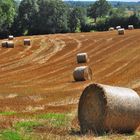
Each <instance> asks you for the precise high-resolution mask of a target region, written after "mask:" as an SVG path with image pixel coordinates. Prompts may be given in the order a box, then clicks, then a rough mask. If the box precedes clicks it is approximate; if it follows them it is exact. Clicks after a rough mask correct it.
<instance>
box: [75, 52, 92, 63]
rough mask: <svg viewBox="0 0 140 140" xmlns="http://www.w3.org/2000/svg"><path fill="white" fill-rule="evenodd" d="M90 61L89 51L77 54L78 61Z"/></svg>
mask: <svg viewBox="0 0 140 140" xmlns="http://www.w3.org/2000/svg"><path fill="white" fill-rule="evenodd" d="M88 61H89V58H88V55H87V53H79V54H77V63H87V62H88Z"/></svg>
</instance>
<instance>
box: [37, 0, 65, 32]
mask: <svg viewBox="0 0 140 140" xmlns="http://www.w3.org/2000/svg"><path fill="white" fill-rule="evenodd" d="M38 5H39V15H38V26H37V29H38V32H39V33H59V32H67V30H68V17H67V11H68V10H67V9H68V8H67V6H66V5H65V3H64V2H63V1H62V0H38Z"/></svg>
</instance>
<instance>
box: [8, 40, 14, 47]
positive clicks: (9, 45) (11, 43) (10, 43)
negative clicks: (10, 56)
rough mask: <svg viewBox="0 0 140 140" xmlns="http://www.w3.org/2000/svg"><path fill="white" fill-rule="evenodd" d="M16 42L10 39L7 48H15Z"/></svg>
mask: <svg viewBox="0 0 140 140" xmlns="http://www.w3.org/2000/svg"><path fill="white" fill-rule="evenodd" d="M14 46H15V45H14V42H13V41H8V42H7V48H14Z"/></svg>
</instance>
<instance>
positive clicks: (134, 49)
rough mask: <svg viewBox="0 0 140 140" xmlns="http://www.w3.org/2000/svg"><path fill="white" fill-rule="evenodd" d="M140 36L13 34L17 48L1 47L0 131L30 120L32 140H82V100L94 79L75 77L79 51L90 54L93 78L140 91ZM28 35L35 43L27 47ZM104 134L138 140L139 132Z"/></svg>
mask: <svg viewBox="0 0 140 140" xmlns="http://www.w3.org/2000/svg"><path fill="white" fill-rule="evenodd" d="M139 36H140V30H132V31H130V30H126V31H125V35H123V36H119V35H118V34H117V31H112V32H109V31H108V32H94V33H75V34H72V33H71V34H70V33H68V34H55V35H40V36H29V37H17V38H14V40H13V41H14V44H15V47H14V48H4V47H0V134H1V133H4V131H14V132H15V133H16V132H17V131H15V130H17V129H16V128H17V127H18V130H19V134H21V133H22V132H20V128H21V127H23V126H25V125H22V124H21V123H23V124H24V123H27V124H28V123H29V122H30V123H31V124H30V125H29V126H30V127H32V133H34V136H33V139H38V137H39V138H42V139H43V138H45V139H61V138H65V139H75V138H76V139H80V138H81V137H82V136H81V135H80V133H79V130H80V129H79V125H78V123H77V119H76V118H77V117H76V116H77V108H78V102H79V98H80V96H81V94H82V91H83V90H84V88H85V87H86V86H87V85H89V84H90V83H91V81H82V82H75V81H74V79H73V71H74V69H75V68H76V67H77V66H80V64H77V61H76V56H77V54H78V53H83V52H85V53H87V55H88V56H89V59H90V61H89V62H88V65H89V66H90V67H91V69H92V72H93V80H92V81H93V82H95V83H102V84H107V85H115V86H121V87H128V88H132V89H134V90H135V91H137V92H138V94H139V95H140V37H139ZM25 38H29V39H31V41H32V45H31V46H24V44H23V40H24V39H25ZM2 41H4V40H0V43H1V42H2ZM65 123H66V124H65ZM118 123H119V122H118ZM19 127H20V128H19ZM58 128H59V129H58ZM13 129H14V130H13ZM1 131H2V132H1ZM25 131H26V129H25ZM21 135H22V134H21ZM28 135H29V136H30V132H28V131H27V136H28ZM32 135H33V134H32ZM0 136H1V135H0ZM40 136H41V137H40ZM105 137H107V138H108V139H117V138H118V137H120V138H122V139H123V138H124V139H128V138H129V137H130V138H136V139H139V138H140V133H139V131H138V132H136V135H119V134H117V135H115V134H113V135H111V136H105ZM0 138H1V137H0ZM84 138H85V139H86V138H87V139H88V138H93V136H84ZM96 139H102V137H97V138H96Z"/></svg>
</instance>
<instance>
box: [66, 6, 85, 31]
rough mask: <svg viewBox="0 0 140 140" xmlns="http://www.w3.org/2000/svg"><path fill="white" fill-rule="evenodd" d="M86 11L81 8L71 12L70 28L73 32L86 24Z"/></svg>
mask: <svg viewBox="0 0 140 140" xmlns="http://www.w3.org/2000/svg"><path fill="white" fill-rule="evenodd" d="M85 20H86V11H85V9H83V8H81V7H76V8H73V9H71V10H70V14H69V27H70V31H71V32H75V30H76V29H77V27H78V26H80V27H79V28H81V25H83V24H85Z"/></svg>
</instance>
